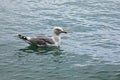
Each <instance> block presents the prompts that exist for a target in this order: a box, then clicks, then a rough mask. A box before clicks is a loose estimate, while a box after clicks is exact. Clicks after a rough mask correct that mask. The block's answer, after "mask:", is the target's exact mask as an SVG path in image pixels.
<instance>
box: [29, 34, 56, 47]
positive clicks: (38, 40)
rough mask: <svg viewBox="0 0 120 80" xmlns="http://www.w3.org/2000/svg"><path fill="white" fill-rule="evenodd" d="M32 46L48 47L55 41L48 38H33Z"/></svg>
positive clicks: (31, 40)
mask: <svg viewBox="0 0 120 80" xmlns="http://www.w3.org/2000/svg"><path fill="white" fill-rule="evenodd" d="M29 42H30V44H33V45H41V46H42V45H43V46H45V45H47V44H54V41H53V40H52V39H51V38H49V37H46V36H37V37H33V38H31V39H30V40H29Z"/></svg>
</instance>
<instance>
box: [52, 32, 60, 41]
mask: <svg viewBox="0 0 120 80" xmlns="http://www.w3.org/2000/svg"><path fill="white" fill-rule="evenodd" d="M53 39H54V41H55V42H60V39H61V38H60V36H59V35H56V34H53Z"/></svg>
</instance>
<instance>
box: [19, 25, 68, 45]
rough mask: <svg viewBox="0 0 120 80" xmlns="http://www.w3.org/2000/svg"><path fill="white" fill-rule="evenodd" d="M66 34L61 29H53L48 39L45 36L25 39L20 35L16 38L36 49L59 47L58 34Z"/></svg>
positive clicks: (59, 39) (25, 37) (59, 38)
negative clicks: (36, 47)
mask: <svg viewBox="0 0 120 80" xmlns="http://www.w3.org/2000/svg"><path fill="white" fill-rule="evenodd" d="M61 33H65V34H67V33H68V32H67V31H65V30H63V29H62V28H61V27H54V29H53V35H52V37H48V36H45V35H40V36H34V37H27V36H24V35H21V34H18V35H17V36H18V38H20V39H22V40H24V41H25V42H27V43H28V44H30V45H35V46H38V47H46V46H60V42H61V37H60V34H61Z"/></svg>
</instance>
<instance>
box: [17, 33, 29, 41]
mask: <svg viewBox="0 0 120 80" xmlns="http://www.w3.org/2000/svg"><path fill="white" fill-rule="evenodd" d="M18 37H19V38H20V39H22V40H28V39H27V37H26V36H23V35H21V34H18Z"/></svg>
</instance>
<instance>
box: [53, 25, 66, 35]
mask: <svg viewBox="0 0 120 80" xmlns="http://www.w3.org/2000/svg"><path fill="white" fill-rule="evenodd" d="M53 32H54V34H56V35H60V34H61V33H65V34H67V33H68V32H67V31H65V30H63V29H62V28H61V27H54V29H53Z"/></svg>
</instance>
